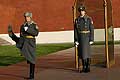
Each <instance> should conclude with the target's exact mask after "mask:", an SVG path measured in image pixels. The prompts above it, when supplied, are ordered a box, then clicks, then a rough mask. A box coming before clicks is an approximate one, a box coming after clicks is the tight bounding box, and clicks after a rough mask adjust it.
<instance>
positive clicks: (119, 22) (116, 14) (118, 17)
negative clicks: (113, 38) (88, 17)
mask: <svg viewBox="0 0 120 80" xmlns="http://www.w3.org/2000/svg"><path fill="white" fill-rule="evenodd" d="M112 5H113V6H112V8H113V24H114V27H120V0H112Z"/></svg>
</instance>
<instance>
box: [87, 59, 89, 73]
mask: <svg viewBox="0 0 120 80" xmlns="http://www.w3.org/2000/svg"><path fill="white" fill-rule="evenodd" d="M87 72H90V58H87Z"/></svg>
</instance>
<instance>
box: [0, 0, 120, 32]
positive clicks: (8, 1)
mask: <svg viewBox="0 0 120 80" xmlns="http://www.w3.org/2000/svg"><path fill="white" fill-rule="evenodd" d="M112 2H113V3H112V5H113V22H114V26H115V27H119V26H120V24H119V23H120V22H119V14H118V13H119V11H120V7H119V3H120V1H119V0H112ZM73 3H74V0H19V1H18V0H0V33H7V25H8V24H10V23H12V25H13V29H14V32H19V29H20V25H21V24H22V23H23V22H24V17H23V13H24V12H26V11H31V12H32V13H33V19H34V21H35V22H36V23H37V24H38V26H39V28H40V31H61V30H62V31H63V30H72V29H73V24H72V16H73V14H72V6H73ZM85 4H86V6H87V9H88V11H87V12H88V15H90V16H91V17H92V18H93V21H94V25H95V28H104V10H103V0H86V2H85Z"/></svg>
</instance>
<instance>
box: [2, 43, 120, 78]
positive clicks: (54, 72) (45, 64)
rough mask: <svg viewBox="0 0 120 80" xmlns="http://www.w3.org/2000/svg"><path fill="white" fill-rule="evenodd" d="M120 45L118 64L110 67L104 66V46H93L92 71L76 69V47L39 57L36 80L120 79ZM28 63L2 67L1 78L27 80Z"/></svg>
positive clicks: (117, 55) (116, 51) (117, 53)
mask: <svg viewBox="0 0 120 80" xmlns="http://www.w3.org/2000/svg"><path fill="white" fill-rule="evenodd" d="M119 49H120V46H118V45H116V46H115V60H116V64H115V65H114V66H112V67H111V68H110V69H107V68H105V67H104V66H103V64H102V63H103V61H104V60H105V59H104V56H105V55H104V46H92V65H91V72H90V73H79V72H77V71H76V69H75V65H74V62H75V56H74V48H70V49H67V50H63V51H59V52H56V53H53V54H49V55H47V56H42V57H38V58H37V63H36V71H35V80H120V55H119V54H120V53H119ZM99 64H101V65H99ZM28 71H29V68H28V65H27V63H26V62H21V63H18V64H14V65H11V66H8V67H2V68H0V80H27V79H26V78H27V76H28Z"/></svg>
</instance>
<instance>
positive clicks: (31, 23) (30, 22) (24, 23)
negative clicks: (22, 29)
mask: <svg viewBox="0 0 120 80" xmlns="http://www.w3.org/2000/svg"><path fill="white" fill-rule="evenodd" d="M33 23H34V21H31V22H30V23H28V22H24V26H25V25H26V24H28V25H31V24H33Z"/></svg>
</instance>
